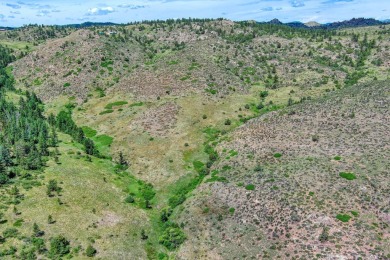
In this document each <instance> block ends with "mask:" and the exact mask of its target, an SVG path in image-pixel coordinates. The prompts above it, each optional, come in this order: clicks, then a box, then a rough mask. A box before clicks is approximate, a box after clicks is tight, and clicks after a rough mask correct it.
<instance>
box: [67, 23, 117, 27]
mask: <svg viewBox="0 0 390 260" xmlns="http://www.w3.org/2000/svg"><path fill="white" fill-rule="evenodd" d="M114 25H120V24H118V23H110V22H107V23H94V22H85V23H81V24H67V25H62V27H73V28H86V27H92V26H114Z"/></svg>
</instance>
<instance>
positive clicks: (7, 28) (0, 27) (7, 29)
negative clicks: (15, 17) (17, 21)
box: [0, 26, 15, 31]
mask: <svg viewBox="0 0 390 260" xmlns="http://www.w3.org/2000/svg"><path fill="white" fill-rule="evenodd" d="M13 29H15V28H13V27H3V26H0V31H4V30H5V31H9V30H13Z"/></svg>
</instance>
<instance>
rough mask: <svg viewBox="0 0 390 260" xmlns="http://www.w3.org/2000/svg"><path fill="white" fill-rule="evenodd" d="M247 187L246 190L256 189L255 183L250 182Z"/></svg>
mask: <svg viewBox="0 0 390 260" xmlns="http://www.w3.org/2000/svg"><path fill="white" fill-rule="evenodd" d="M245 189H246V190H254V189H255V185H253V184H248V185H246V186H245Z"/></svg>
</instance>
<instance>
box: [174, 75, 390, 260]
mask: <svg viewBox="0 0 390 260" xmlns="http://www.w3.org/2000/svg"><path fill="white" fill-rule="evenodd" d="M389 86H390V82H389V81H385V82H376V83H374V82H371V83H367V84H363V85H358V86H354V87H351V88H348V89H344V90H342V91H340V92H337V93H333V94H330V95H328V96H327V97H324V98H321V99H319V100H316V101H311V102H305V103H303V104H298V105H295V106H292V107H290V108H288V109H284V110H281V111H277V112H272V113H269V114H267V115H264V116H262V117H259V118H256V119H253V120H251V121H249V122H248V123H246V124H245V125H244V126H242V127H240V128H238V129H237V130H236V131H234V132H232V133H231V134H229V135H228V137H226V138H225V139H226V141H222V142H221V143H220V144H218V145H217V148H216V149H217V151H218V152H219V154H220V156H221V160H220V161H219V162H218V163H216V164H214V166H213V167H212V168H211V173H212V176H214V177H210V181H211V182H208V180H207V179H206V181H205V183H203V184H202V185H201V186H200V187H199V189H198V190H197V191H196V193H195V194H194V196H193V197H192V198H190V199H189V200H188V201H187V202H186V203H185V205H184V208H183V209H182V212H181V214H180V217H179V221H182V222H183V223H184V224H185V226H186V228H185V230H186V232H188V234H189V239H188V241H187V242H186V243H185V245H184V246H183V247H182V248H181V250H180V252H179V256H180V258H181V259H189V258H212V259H243V258H248V259H250V258H256V259H259V258H270V259H277V258H280V259H286V258H287V259H298V258H299V259H300V258H306V259H315V258H317V259H336V258H337V259H352V258H358V257H361V258H363V259H385V258H386V257H389V253H390V226H389V225H390V215H389V212H390V208H389V205H390V198H389V196H388V194H389V192H390V186H389V185H390V182H389V177H390V172H389V169H390V164H389V160H388V158H389V156H390V150H389V143H390V139H389V132H390V126H389V120H390V117H389V115H390V114H389V104H390V99H389V97H390V92H389V91H390V87H389ZM231 151H234V154H236V155H235V156H231V154H232V153H231ZM216 176H218V178H216ZM341 215H346V216H344V217H343V216H341ZM344 221H345V222H344Z"/></svg>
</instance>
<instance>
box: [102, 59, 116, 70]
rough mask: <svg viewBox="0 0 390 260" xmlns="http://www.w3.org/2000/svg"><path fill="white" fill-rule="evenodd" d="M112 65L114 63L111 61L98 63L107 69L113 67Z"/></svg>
mask: <svg viewBox="0 0 390 260" xmlns="http://www.w3.org/2000/svg"><path fill="white" fill-rule="evenodd" d="M113 64H114V62H113V61H112V60H107V61H103V62H102V63H100V66H102V67H104V68H107V67H108V66H110V65H113Z"/></svg>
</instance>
